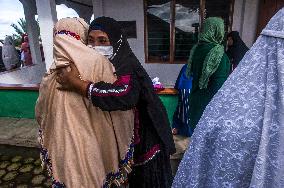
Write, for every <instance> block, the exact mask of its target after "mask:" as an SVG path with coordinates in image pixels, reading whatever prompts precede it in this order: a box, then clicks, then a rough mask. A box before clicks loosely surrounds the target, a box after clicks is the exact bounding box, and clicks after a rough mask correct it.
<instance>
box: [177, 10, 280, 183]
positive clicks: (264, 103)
mask: <svg viewBox="0 0 284 188" xmlns="http://www.w3.org/2000/svg"><path fill="white" fill-rule="evenodd" d="M283 143H284V9H281V10H280V11H279V12H278V13H277V14H276V15H275V16H274V17H273V18H272V19H271V20H270V21H269V23H268V25H267V26H266V28H265V29H264V30H263V31H262V33H261V36H260V37H259V38H258V39H257V41H256V42H255V44H254V45H253V47H252V48H251V49H250V50H249V51H248V52H247V53H246V55H245V57H244V58H243V59H242V61H241V63H240V65H239V66H238V67H237V68H236V69H235V71H234V72H233V73H232V74H231V76H230V77H229V79H228V80H227V81H226V82H225V83H224V85H223V86H222V88H221V89H220V90H219V91H218V93H217V94H216V95H215V96H214V98H213V99H212V101H211V102H210V103H209V105H208V106H207V108H206V110H205V111H204V113H203V116H202V117H201V119H200V121H199V123H198V125H197V128H196V129H195V132H194V134H193V136H192V143H191V145H190V147H189V149H188V150H187V151H186V153H185V155H184V158H183V160H182V162H181V164H180V166H179V169H178V172H177V175H176V177H175V180H174V183H173V187H174V188H180V187H233V188H237V187H241V188H245V187H250V188H268V187H269V188H270V187H271V188H282V187H284V145H283Z"/></svg>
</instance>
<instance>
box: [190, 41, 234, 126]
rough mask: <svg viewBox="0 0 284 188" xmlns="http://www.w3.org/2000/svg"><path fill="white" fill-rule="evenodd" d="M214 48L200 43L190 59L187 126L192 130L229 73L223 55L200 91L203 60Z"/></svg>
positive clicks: (228, 67)
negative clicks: (190, 78)
mask: <svg viewBox="0 0 284 188" xmlns="http://www.w3.org/2000/svg"><path fill="white" fill-rule="evenodd" d="M214 46H215V45H214V44H212V43H207V42H200V44H199V45H198V46H197V47H196V50H195V53H194V55H193V58H192V75H193V80H192V89H191V93H190V96H189V105H190V109H189V119H190V122H189V125H190V127H192V128H195V126H196V124H197V123H198V121H199V119H200V117H201V115H202V113H203V111H204V109H205V108H206V106H207V104H208V103H209V102H210V100H211V99H212V97H213V96H214V95H215V93H216V92H217V91H218V90H219V89H220V88H221V86H222V85H223V83H224V82H225V81H226V79H227V77H228V75H229V72H230V64H229V59H228V57H227V55H226V54H225V53H224V55H223V57H222V59H221V62H220V64H219V66H218V69H217V70H216V71H215V72H214V73H213V74H212V76H211V77H210V78H209V82H208V86H207V88H205V89H200V85H199V81H200V77H201V75H202V71H203V66H204V62H205V61H204V60H205V58H206V56H207V54H208V53H209V52H210V50H211V49H212V48H213V47H214Z"/></svg>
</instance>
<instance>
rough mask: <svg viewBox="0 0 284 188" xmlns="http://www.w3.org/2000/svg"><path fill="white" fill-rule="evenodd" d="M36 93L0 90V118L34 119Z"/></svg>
mask: <svg viewBox="0 0 284 188" xmlns="http://www.w3.org/2000/svg"><path fill="white" fill-rule="evenodd" d="M37 98H38V91H25V90H21V91H15V90H0V117H14V118H30V119H32V118H34V117H35V115H34V114H35V111H34V106H35V103H36V100H37Z"/></svg>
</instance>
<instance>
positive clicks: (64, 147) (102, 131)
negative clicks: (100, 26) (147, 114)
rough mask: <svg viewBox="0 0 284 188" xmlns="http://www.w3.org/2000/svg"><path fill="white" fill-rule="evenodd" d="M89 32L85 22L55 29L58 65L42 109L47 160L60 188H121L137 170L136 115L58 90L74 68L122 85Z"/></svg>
mask: <svg viewBox="0 0 284 188" xmlns="http://www.w3.org/2000/svg"><path fill="white" fill-rule="evenodd" d="M87 30H88V25H87V24H86V23H85V22H84V21H83V19H80V18H64V19H61V20H59V21H58V22H57V23H56V24H55V27H54V63H53V65H52V66H51V68H50V70H49V72H48V73H47V74H46V75H45V76H44V78H43V80H42V82H41V86H40V95H39V98H38V101H37V104H36V119H37V121H38V123H39V125H40V131H39V141H40V144H41V158H42V162H43V164H44V165H46V166H47V169H48V171H49V173H50V175H51V177H52V181H53V186H55V187H70V188H75V187H76V188H77V187H78V188H79V187H86V188H89V187H94V188H99V187H111V186H120V184H121V183H123V182H124V181H125V180H126V178H127V174H128V173H130V171H131V164H132V159H133V144H132V137H133V128H134V114H133V111H132V110H128V111H113V112H108V111H102V110H101V109H99V108H97V107H95V106H93V105H92V104H91V102H90V101H89V100H88V99H87V98H86V97H83V96H82V95H79V94H77V93H75V92H68V91H61V90H59V89H58V88H60V84H58V83H57V82H56V77H57V76H56V75H57V74H58V72H60V71H59V70H61V69H66V71H68V70H69V69H70V66H71V68H72V67H74V66H76V67H77V68H78V70H79V72H80V74H81V75H82V76H80V75H78V77H80V78H81V79H83V80H88V81H92V82H99V81H104V82H108V83H114V82H115V81H116V77H115V76H114V74H113V73H114V67H113V65H112V64H111V63H110V62H109V61H108V59H107V58H105V57H104V56H102V55H100V54H98V53H97V52H96V51H95V50H93V49H91V48H89V47H87V46H86V38H87ZM70 62H73V63H74V64H72V63H70ZM70 101H72V102H70Z"/></svg>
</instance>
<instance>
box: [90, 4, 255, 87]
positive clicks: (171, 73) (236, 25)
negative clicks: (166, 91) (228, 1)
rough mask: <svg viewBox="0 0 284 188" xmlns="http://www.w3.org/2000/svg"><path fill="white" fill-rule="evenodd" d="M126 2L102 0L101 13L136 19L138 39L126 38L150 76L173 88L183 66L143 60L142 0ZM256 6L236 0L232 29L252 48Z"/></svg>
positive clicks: (123, 19)
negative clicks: (150, 62)
mask: <svg viewBox="0 0 284 188" xmlns="http://www.w3.org/2000/svg"><path fill="white" fill-rule="evenodd" d="M94 1H101V0H94ZM129 3H130V2H129V0H119V1H113V0H104V1H103V4H102V7H103V10H102V12H103V14H104V16H109V17H113V18H115V19H116V20H119V21H134V20H135V21H136V26H137V39H129V40H128V41H129V44H130V46H131V48H132V50H133V52H134V53H135V55H136V56H137V58H138V59H139V60H140V62H141V63H142V65H143V66H144V68H145V69H146V71H147V72H148V74H149V75H150V77H152V78H153V77H156V76H158V77H159V78H160V80H161V82H162V83H163V84H164V85H165V86H167V87H173V85H174V83H175V80H176V78H177V75H178V73H179V71H180V69H181V66H182V65H179V64H149V63H148V64H146V63H145V54H144V12H143V1H142V0H132V1H131V6H126V5H127V4H129ZM129 5H130V4H129ZM258 6H259V0H235V5H234V15H233V30H236V31H239V32H240V35H241V37H242V39H243V40H244V42H245V43H246V44H247V46H249V47H251V46H252V44H253V43H254V41H255V34H256V28H257V21H258V20H257V18H258Z"/></svg>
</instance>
